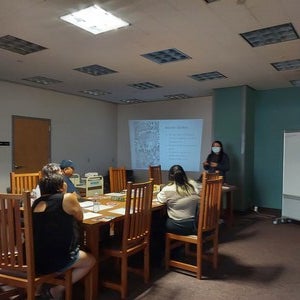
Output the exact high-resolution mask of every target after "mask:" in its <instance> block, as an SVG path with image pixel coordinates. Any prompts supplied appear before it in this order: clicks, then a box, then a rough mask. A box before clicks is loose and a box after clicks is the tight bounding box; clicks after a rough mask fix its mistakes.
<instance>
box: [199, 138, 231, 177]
mask: <svg viewBox="0 0 300 300" xmlns="http://www.w3.org/2000/svg"><path fill="white" fill-rule="evenodd" d="M203 168H204V170H206V171H208V172H209V173H214V172H216V171H219V173H220V175H221V176H223V178H224V182H226V172H227V171H229V157H228V155H227V154H226V153H225V152H224V151H223V145H222V143H221V142H220V141H214V142H213V143H212V146H211V153H210V154H209V155H208V156H207V159H206V161H205V162H204V163H203Z"/></svg>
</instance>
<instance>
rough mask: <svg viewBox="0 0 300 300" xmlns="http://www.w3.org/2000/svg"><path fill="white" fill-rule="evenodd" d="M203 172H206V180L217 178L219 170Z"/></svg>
mask: <svg viewBox="0 0 300 300" xmlns="http://www.w3.org/2000/svg"><path fill="white" fill-rule="evenodd" d="M205 173H206V180H211V179H218V178H219V177H220V172H219V171H216V172H214V173H208V172H205Z"/></svg>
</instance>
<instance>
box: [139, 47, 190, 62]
mask: <svg viewBox="0 0 300 300" xmlns="http://www.w3.org/2000/svg"><path fill="white" fill-rule="evenodd" d="M141 56H143V57H145V58H147V59H150V60H152V61H154V62H156V63H158V64H165V63H169V62H174V61H179V60H184V59H190V57H189V56H188V55H186V54H185V53H183V52H181V51H179V50H177V49H176V48H171V49H166V50H161V51H155V52H151V53H146V54H142V55H141Z"/></svg>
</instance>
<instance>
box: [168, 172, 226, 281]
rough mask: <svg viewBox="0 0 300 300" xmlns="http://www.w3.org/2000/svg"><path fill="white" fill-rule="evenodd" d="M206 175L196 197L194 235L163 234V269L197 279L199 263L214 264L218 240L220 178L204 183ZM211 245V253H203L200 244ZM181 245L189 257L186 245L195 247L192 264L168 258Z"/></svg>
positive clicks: (200, 269)
mask: <svg viewBox="0 0 300 300" xmlns="http://www.w3.org/2000/svg"><path fill="white" fill-rule="evenodd" d="M206 176H207V173H206V172H203V174H202V189H201V197H200V209H199V216H198V226H197V235H186V236H184V235H178V234H173V233H166V253H165V264H166V269H167V270H168V269H169V268H170V267H175V268H178V269H183V270H186V271H190V272H193V273H195V274H196V277H197V278H198V279H201V276H202V260H203V259H206V260H209V261H210V262H212V264H213V268H215V269H216V268H217V264H218V236H219V216H220V207H221V192H222V182H223V177H222V176H219V177H218V178H215V179H210V180H208V179H207V178H206ZM207 242H212V246H213V247H212V253H211V252H207V251H205V250H204V248H203V245H204V243H207ZM182 244H184V245H185V246H186V247H185V250H186V251H185V254H186V255H187V254H191V251H189V246H190V245H192V244H193V245H195V246H194V247H195V248H196V251H195V252H193V253H192V254H193V255H194V256H196V263H195V264H192V263H187V262H184V261H183V260H179V259H173V258H171V250H172V249H173V248H175V247H176V246H178V245H179V246H181V245H182Z"/></svg>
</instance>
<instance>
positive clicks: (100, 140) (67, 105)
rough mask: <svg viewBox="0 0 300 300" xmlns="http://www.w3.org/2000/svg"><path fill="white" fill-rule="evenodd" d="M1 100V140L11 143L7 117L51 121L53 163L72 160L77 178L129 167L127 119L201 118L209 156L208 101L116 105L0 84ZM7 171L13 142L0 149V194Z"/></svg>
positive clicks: (6, 183) (142, 176) (6, 182)
mask: <svg viewBox="0 0 300 300" xmlns="http://www.w3.org/2000/svg"><path fill="white" fill-rule="evenodd" d="M0 99H1V110H0V141H9V142H10V143H12V128H11V126H12V115H18V116H28V117H37V118H46V119H50V120H51V128H52V132H51V139H52V144H51V151H52V161H53V162H60V161H61V160H62V159H72V160H73V161H74V162H75V164H76V167H77V171H78V173H80V174H84V173H86V172H88V171H97V172H99V173H100V174H102V175H106V174H107V170H108V168H109V166H121V165H125V166H126V167H127V168H130V165H131V161H130V146H129V132H128V120H130V119H175V118H178V119H185V118H190V119H192V118H194V119H195V118H201V119H203V120H204V123H203V137H202V151H201V153H202V155H201V160H202V161H203V160H204V159H205V158H206V156H207V154H208V153H209V152H210V145H211V139H212V97H201V98H194V99H188V100H183V101H180V100H179V101H166V102H151V103H142V104H134V105H116V104H111V103H105V102H102V101H97V100H93V99H88V98H84V97H78V96H71V95H65V94H61V93H56V92H52V91H47V90H43V89H38V88H32V87H28V86H23V85H17V84H13V83H8V82H3V81H0ZM37 138H38V137H37ZM11 170H12V144H10V146H8V147H7V146H0V192H6V188H7V187H9V173H10V172H11ZM139 172H141V173H140V174H139ZM139 172H137V171H136V172H135V176H136V178H137V179H146V178H147V174H146V172H144V171H139ZM163 175H164V177H165V178H166V175H167V174H163ZM188 175H189V176H191V177H193V178H195V177H198V176H199V174H193V173H191V174H188Z"/></svg>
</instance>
